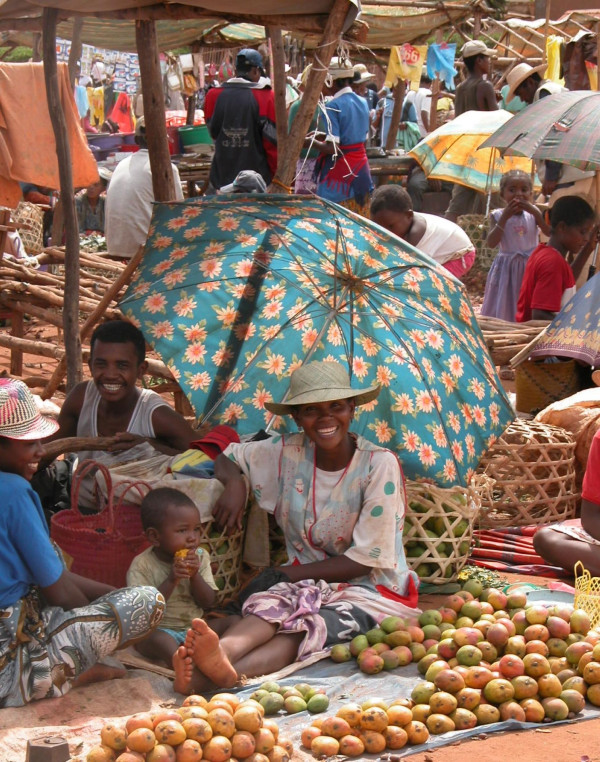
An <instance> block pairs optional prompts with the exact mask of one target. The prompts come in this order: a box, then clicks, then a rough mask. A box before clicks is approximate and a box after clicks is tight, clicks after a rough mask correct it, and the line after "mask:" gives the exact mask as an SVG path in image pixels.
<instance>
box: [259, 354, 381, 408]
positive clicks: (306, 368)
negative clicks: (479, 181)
mask: <svg viewBox="0 0 600 762" xmlns="http://www.w3.org/2000/svg"><path fill="white" fill-rule="evenodd" d="M380 390H381V385H380V384H376V385H375V386H369V387H367V388H365V389H355V388H353V387H352V386H350V378H349V376H348V373H347V372H346V371H345V369H344V368H343V366H342V365H340V363H338V362H328V361H324V362H317V361H316V362H310V363H307V364H306V365H302V366H301V367H300V368H298V369H297V370H295V371H294V372H293V373H292V375H291V378H290V390H289V394H288V397H287V399H286V400H285V402H265V407H266V409H267V410H268V411H269V412H271V413H275V414H276V415H288V414H289V413H291V412H292V410H293V409H294V408H295V407H297V406H298V405H308V404H310V403H318V402H332V401H333V400H346V399H353V400H354V402H355V403H356V404H357V405H366V403H367V402H371V400H374V399H375V398H376V397H377V395H378V394H379V392H380Z"/></svg>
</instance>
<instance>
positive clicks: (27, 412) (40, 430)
mask: <svg viewBox="0 0 600 762" xmlns="http://www.w3.org/2000/svg"><path fill="white" fill-rule="evenodd" d="M57 429H58V423H56V421H53V420H52V419H51V418H46V417H45V416H43V415H41V413H40V411H39V410H38V409H37V407H36V404H35V400H34V399H33V395H32V394H31V392H30V391H29V388H28V387H27V386H26V384H24V383H23V382H22V381H17V380H16V379H14V378H0V436H1V437H8V438H9V439H44V437H49V436H50V434H54V432H55V431H56V430H57Z"/></svg>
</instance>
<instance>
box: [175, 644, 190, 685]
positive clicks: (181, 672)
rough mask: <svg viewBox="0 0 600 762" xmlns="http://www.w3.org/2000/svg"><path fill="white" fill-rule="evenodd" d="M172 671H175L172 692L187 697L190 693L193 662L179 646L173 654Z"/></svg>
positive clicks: (183, 647) (182, 647) (183, 648)
mask: <svg viewBox="0 0 600 762" xmlns="http://www.w3.org/2000/svg"><path fill="white" fill-rule="evenodd" d="M173 669H174V670H175V680H174V681H173V688H174V690H176V691H177V693H183V694H184V695H187V694H188V693H190V692H191V684H192V675H193V672H194V662H193V661H192V657H191V656H190V654H189V653H188V650H187V648H186V647H185V646H179V648H178V649H177V651H175V653H174V654H173Z"/></svg>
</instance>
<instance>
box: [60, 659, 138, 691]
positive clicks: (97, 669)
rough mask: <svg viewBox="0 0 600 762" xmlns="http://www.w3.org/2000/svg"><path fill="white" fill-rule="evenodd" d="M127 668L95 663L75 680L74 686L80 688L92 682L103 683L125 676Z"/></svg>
mask: <svg viewBox="0 0 600 762" xmlns="http://www.w3.org/2000/svg"><path fill="white" fill-rule="evenodd" d="M126 674H127V670H125V669H122V668H120V667H109V666H108V664H94V666H93V667H90V668H89V669H86V670H85V672H82V673H81V674H80V675H79V677H76V678H75V680H73V683H72V687H73V688H80V687H81V686H82V685H90V683H103V682H104V681H106V680H118V679H119V678H122V677H125V675H126Z"/></svg>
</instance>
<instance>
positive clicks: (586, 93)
mask: <svg viewBox="0 0 600 762" xmlns="http://www.w3.org/2000/svg"><path fill="white" fill-rule="evenodd" d="M491 147H495V148H498V149H500V150H501V151H502V154H503V155H504V156H505V157H508V156H527V157H529V158H533V159H551V160H553V161H557V162H560V163H561V164H570V165H571V166H573V167H577V168H578V169H581V170H584V171H590V170H600V92H596V91H593V90H565V91H564V92H562V93H557V94H555V95H549V96H547V97H546V98H542V99H541V100H539V101H537V102H536V103H532V104H531V105H530V106H527V108H525V109H523V111H521V112H519V113H518V114H516V115H515V116H514V117H513V118H512V119H510V120H509V121H507V122H506V123H505V124H503V125H501V126H499V127H498V129H497V131H496V132H495V133H494V134H493V135H492V136H491V137H489V138H488V139H487V140H486V141H485V142H484V143H483V144H482V148H491Z"/></svg>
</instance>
